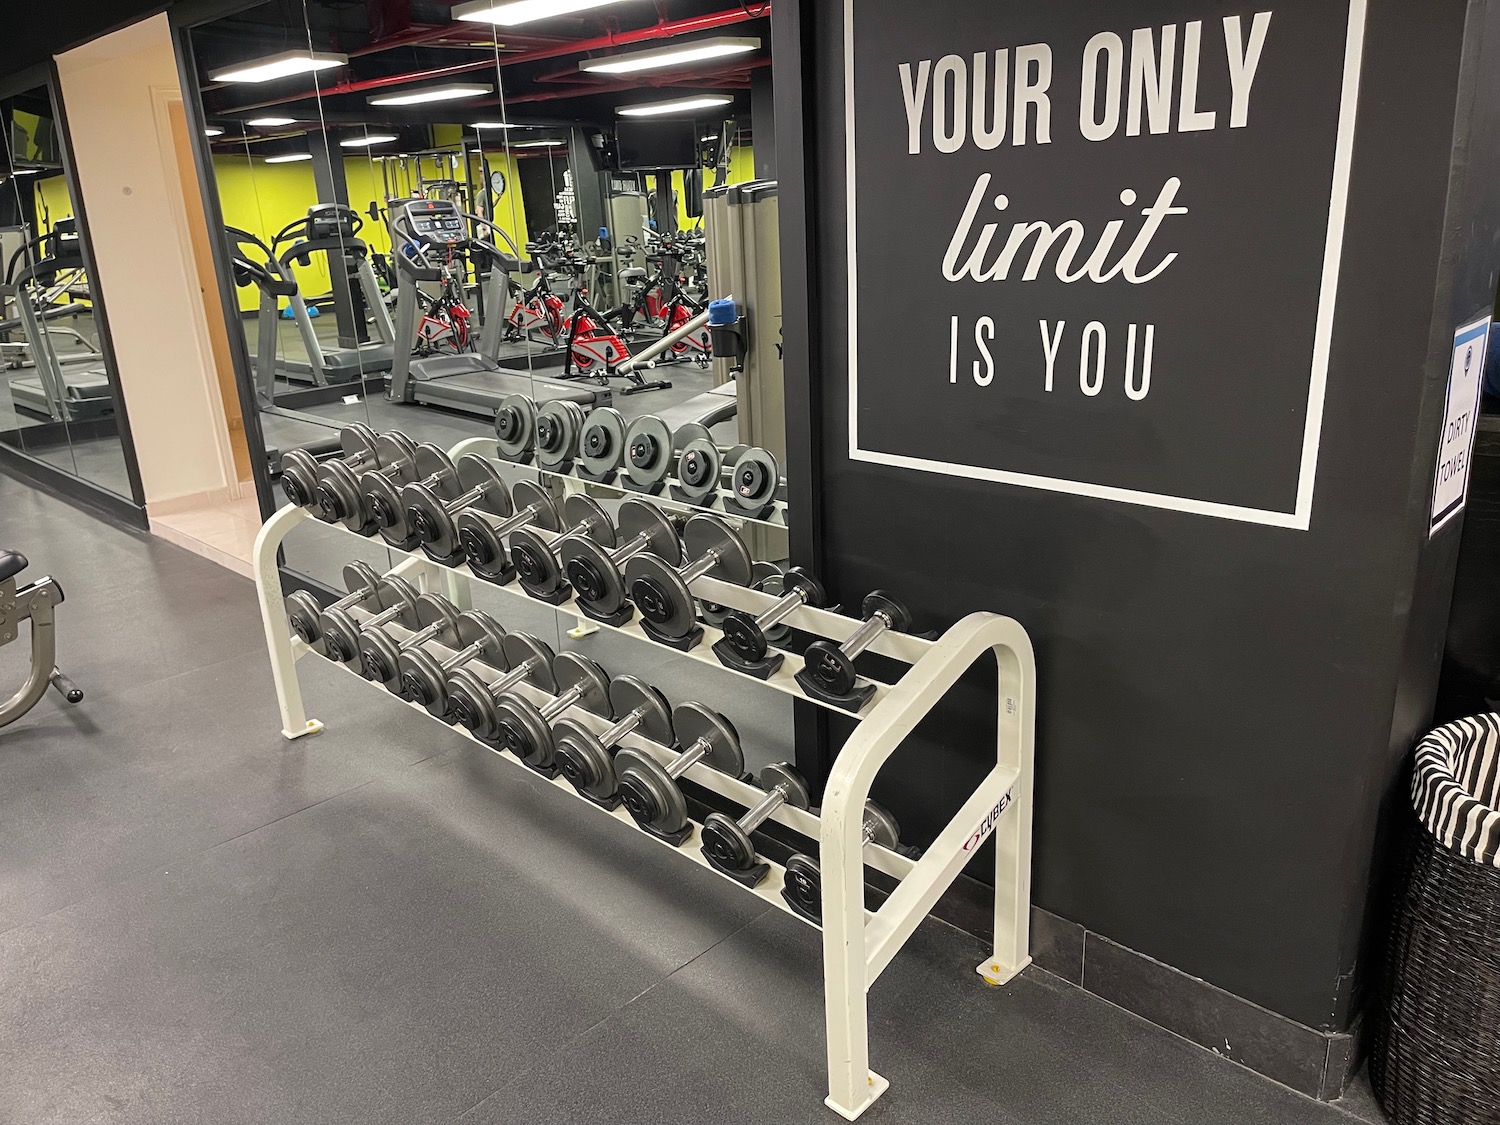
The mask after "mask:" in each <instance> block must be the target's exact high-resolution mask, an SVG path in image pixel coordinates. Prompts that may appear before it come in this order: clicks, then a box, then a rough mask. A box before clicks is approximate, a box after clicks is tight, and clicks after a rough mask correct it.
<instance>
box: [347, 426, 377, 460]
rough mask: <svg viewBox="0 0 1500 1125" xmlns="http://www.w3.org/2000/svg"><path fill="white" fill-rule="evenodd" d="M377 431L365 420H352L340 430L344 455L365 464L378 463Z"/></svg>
mask: <svg viewBox="0 0 1500 1125" xmlns="http://www.w3.org/2000/svg"><path fill="white" fill-rule="evenodd" d="M376 440H377V439H376V437H375V431H374V430H372V429H370V427H369V426H367V425H365V423H363V422H350V423H349V424H348V425H347V426H345V427H344V428H343V429H342V430H340V431H339V445H341V446H342V447H343V449H344V456H345V457H346V458H348V459H349V460H351V461H358V462H360V463H362V464H365V465H374V464H377V461H376V459H375V442H376Z"/></svg>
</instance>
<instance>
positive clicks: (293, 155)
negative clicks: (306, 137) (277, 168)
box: [266, 152, 312, 164]
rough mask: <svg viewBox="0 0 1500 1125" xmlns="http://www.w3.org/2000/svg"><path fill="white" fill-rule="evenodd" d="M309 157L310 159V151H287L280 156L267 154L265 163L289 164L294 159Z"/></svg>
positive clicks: (307, 158)
mask: <svg viewBox="0 0 1500 1125" xmlns="http://www.w3.org/2000/svg"><path fill="white" fill-rule="evenodd" d="M311 159H312V153H310V152H288V153H286V154H285V155H282V156H268V157H266V163H267V164H291V163H293V162H295V161H298V160H311Z"/></svg>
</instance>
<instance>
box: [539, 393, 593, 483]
mask: <svg viewBox="0 0 1500 1125" xmlns="http://www.w3.org/2000/svg"><path fill="white" fill-rule="evenodd" d="M582 429H583V412H582V411H581V410H580V409H579V407H578V404H577V403H573V402H567V401H565V400H563V399H553V400H552V401H551V402H548V403H545V404H544V405H543V406H542V408H541V409H540V410H538V411H537V416H536V433H537V439H536V459H537V463H538V464H541V465H546V466H554V467H555V466H558V465H561V464H562V463H563V462H564V461H568V460H570V459H571V458H573V457H574V456H576V455H577V453H578V436H579V431H580V430H582Z"/></svg>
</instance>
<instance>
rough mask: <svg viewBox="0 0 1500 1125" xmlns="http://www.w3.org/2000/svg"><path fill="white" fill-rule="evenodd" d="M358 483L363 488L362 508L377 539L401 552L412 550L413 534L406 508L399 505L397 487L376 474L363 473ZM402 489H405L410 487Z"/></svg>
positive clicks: (404, 486) (399, 495)
mask: <svg viewBox="0 0 1500 1125" xmlns="http://www.w3.org/2000/svg"><path fill="white" fill-rule="evenodd" d="M359 483H360V487H361V488H363V489H364V493H365V505H366V507H368V508H369V510H370V518H371V519H372V520H373V521H374V523H375V525H376V527H377V528H378V529H379V531H380V537H381V538H382V539H384V540H385V541H386V542H387V543H389V544H390V545H391V546H392V547H395V548H396V549H397V550H400V551H405V550H409V549H410V548H412V547H414V546H415V545H416V543H415V540H416V535H415V534H414V533H413V532H412V529H411V526H410V525H409V524H408V523H407V522H406V505H405V504H403V503H402V502H401V493H400V492H399V491H397V486H396V485H394V484H392V483H391V482H390V481H388V480H386V479H385V478H384V477H383V476H381V475H380V474H379V473H366V474H365V475H364V476H362V477H360V478H359ZM401 487H402V489H405V488H408V487H410V486H409V485H403V486H401Z"/></svg>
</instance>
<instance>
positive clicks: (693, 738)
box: [672, 702, 745, 777]
mask: <svg viewBox="0 0 1500 1125" xmlns="http://www.w3.org/2000/svg"><path fill="white" fill-rule="evenodd" d="M672 726H673V727H674V728H675V729H676V731H677V744H678V745H679V746H681V747H682V748H683V749H684V750H687V749H688V748H689V747H691V746H694V745H696V744H697V743H698V741H699V740H700V739H707V740H708V742H709V751H708V753H707V754H706V755H705V756H704V758H703V762H704V764H705V765H708V766H712V767H713V768H714V769H716V770H718V771H719V772H720V773H724V774H728V775H729V776H730V777H740V776H741V775H742V774H744V772H745V754H744V750H743V749H742V748H741V746H740V735H739V732H738V731H737V730H735V729H734V724H733V723H731V722H730V721H729V720H728V719H727V718H725V717H724V716H723V715H721V714H719V713H718V712H717V711H715V710H713V709H712V708H709V707H705V706H704V705H703V704H701V703H695V702H688V703H679V704H678V705H677V706H676V707H675V708H673V710H672Z"/></svg>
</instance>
